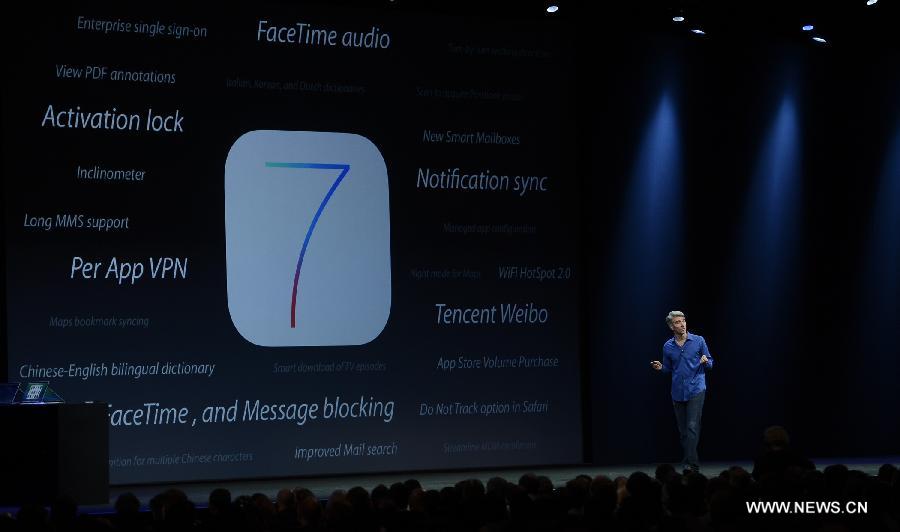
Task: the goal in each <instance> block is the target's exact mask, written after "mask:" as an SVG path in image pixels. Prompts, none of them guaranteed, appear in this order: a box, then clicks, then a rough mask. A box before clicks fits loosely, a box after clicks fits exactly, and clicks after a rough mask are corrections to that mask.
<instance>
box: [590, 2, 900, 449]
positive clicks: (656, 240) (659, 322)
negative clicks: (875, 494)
mask: <svg viewBox="0 0 900 532" xmlns="http://www.w3.org/2000/svg"><path fill="white" fill-rule="evenodd" d="M709 4H710V3H702V2H695V3H687V4H686V5H688V6H694V7H697V8H708V9H707V10H706V12H703V11H702V10H701V14H705V15H707V17H706V19H705V20H707V21H708V23H707V24H706V25H704V28H705V29H706V31H707V35H705V36H697V35H693V34H691V33H689V32H688V31H687V30H688V28H680V27H676V25H674V24H672V22H671V21H670V19H669V18H668V17H660V18H652V17H654V10H655V9H656V8H658V7H659V6H647V7H643V8H638V9H639V12H637V13H634V12H633V13H629V14H627V15H625V16H624V18H623V19H622V20H619V21H617V23H616V27H617V29H618V30H620V31H617V32H616V34H615V35H612V34H603V33H601V35H599V36H596V35H595V36H593V37H590V38H586V37H583V38H582V40H581V42H580V43H579V51H580V54H581V55H580V58H579V61H578V64H579V67H580V69H581V70H580V79H581V81H580V83H579V89H580V91H581V92H580V95H581V102H583V105H584V106H585V111H584V113H583V115H584V116H585V117H586V120H585V121H584V123H583V128H582V129H581V132H582V140H583V141H584V143H585V146H586V149H587V151H588V155H587V157H586V161H587V163H588V164H589V166H588V169H589V170H588V171H587V172H586V174H585V175H586V176H588V178H587V179H586V186H587V189H588V193H586V194H585V200H586V201H585V206H586V207H585V208H586V212H589V219H588V221H587V224H588V226H589V235H588V237H587V239H586V242H585V249H586V253H587V255H588V261H589V268H588V269H589V271H590V272H591V276H590V280H589V284H590V287H589V292H588V294H589V296H588V300H589V301H590V303H589V312H588V317H587V322H588V327H587V328H588V330H589V333H588V334H589V336H588V346H589V356H588V359H589V361H590V363H591V369H590V379H591V383H590V392H589V398H590V408H591V412H592V413H591V422H590V426H591V427H592V438H593V444H592V449H593V451H594V456H593V459H594V462H596V463H604V464H611V463H641V462H646V461H648V460H652V461H657V460H658V461H665V460H669V461H676V460H678V459H679V458H680V448H679V446H678V440H677V431H676V430H675V426H674V415H673V413H672V408H671V406H670V405H671V403H670V400H669V396H668V393H669V384H668V378H667V376H665V375H661V374H657V373H655V372H653V371H651V370H650V368H649V364H648V363H649V361H650V360H651V359H658V358H659V357H660V348H661V345H662V343H663V342H664V341H665V340H666V339H667V338H668V337H669V336H670V333H669V331H668V329H667V328H666V325H665V323H664V317H665V315H666V313H667V312H668V311H669V310H672V309H680V310H683V311H685V312H686V314H687V316H688V330H689V331H692V332H696V333H698V334H701V335H704V336H705V337H706V339H707V342H708V344H709V346H710V349H711V351H712V353H713V355H714V356H715V361H716V367H715V369H714V370H712V371H711V372H710V373H709V374H708V375H707V384H708V392H707V398H706V404H705V407H704V417H703V423H702V434H701V438H700V456H701V459H707V460H738V459H742V458H749V457H752V456H754V455H755V454H756V453H758V452H760V450H761V440H762V432H763V429H764V428H765V427H767V426H770V425H773V424H781V425H783V426H785V427H786V428H787V429H788V430H789V432H790V434H791V436H792V443H793V444H794V445H796V446H797V448H798V449H800V450H801V451H802V452H805V453H807V454H808V455H810V456H819V457H837V458H840V457H850V456H878V455H896V454H897V451H898V449H900V423H898V422H897V421H898V417H897V413H896V407H895V405H897V404H898V403H900V390H898V387H897V377H898V375H900V362H898V359H900V357H898V355H900V350H898V346H897V340H896V336H897V331H898V328H900V318H898V303H897V302H898V300H900V293H898V278H900V261H898V250H900V214H898V213H900V75H898V74H900V69H898V68H897V65H898V64H900V54H898V46H897V44H896V42H892V41H891V37H890V36H891V35H892V34H893V29H892V28H894V27H895V26H896V23H897V22H898V20H900V18H898V17H897V9H896V6H890V5H884V6H881V5H878V6H877V7H878V8H879V9H882V8H883V9H882V10H881V11H877V12H876V11H866V6H865V5H864V3H863V2H860V3H859V4H860V5H859V6H856V5H853V6H851V5H842V6H832V7H827V6H823V5H822V4H821V3H816V4H812V3H808V2H801V3H797V5H792V6H790V7H786V6H784V3H780V4H779V3H773V2H760V3H757V2H754V3H752V5H744V6H742V7H736V6H733V5H729V6H728V11H726V7H725V6H722V7H720V8H715V7H714V6H711V5H709ZM792 4H793V3H792ZM732 8H734V9H733V10H732ZM860 8H861V9H860ZM717 9H718V10H719V11H717ZM688 13H690V11H688ZM695 13H697V12H696V11H695ZM808 14H812V16H806V15H808ZM669 15H671V12H669ZM688 18H689V19H690V18H691V17H690V15H688ZM649 20H655V21H656V22H648V21H649ZM809 20H813V21H815V22H816V23H817V25H819V26H820V27H821V30H822V31H823V32H824V33H825V34H826V35H827V36H828V37H829V39H830V42H829V43H828V44H827V45H826V46H819V45H818V43H815V42H812V41H811V40H810V38H809V35H806V34H803V32H801V31H800V25H802V24H804V23H808V22H807V21H809ZM829 29H830V30H831V34H830V35H829V34H828V30H829ZM597 39H599V42H598V41H597ZM595 74H596V75H599V77H600V79H598V78H597V77H594V75H595ZM603 78H607V79H611V80H615V81H614V82H609V83H607V82H604V81H602V79H603ZM650 457H652V458H650Z"/></svg>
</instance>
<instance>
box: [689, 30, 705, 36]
mask: <svg viewBox="0 0 900 532" xmlns="http://www.w3.org/2000/svg"><path fill="white" fill-rule="evenodd" d="M691 32H692V33H696V34H697V35H706V32H705V31H703V30H701V29H700V28H694V29H692V30H691Z"/></svg>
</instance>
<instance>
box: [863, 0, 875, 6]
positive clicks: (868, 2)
mask: <svg viewBox="0 0 900 532" xmlns="http://www.w3.org/2000/svg"><path fill="white" fill-rule="evenodd" d="M877 3H878V0H866V5H867V6H874V5H875V4H877Z"/></svg>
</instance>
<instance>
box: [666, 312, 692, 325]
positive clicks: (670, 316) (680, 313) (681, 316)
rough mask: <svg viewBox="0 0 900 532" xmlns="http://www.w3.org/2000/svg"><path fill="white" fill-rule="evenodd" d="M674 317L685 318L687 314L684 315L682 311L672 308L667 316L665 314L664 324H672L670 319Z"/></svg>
mask: <svg viewBox="0 0 900 532" xmlns="http://www.w3.org/2000/svg"><path fill="white" fill-rule="evenodd" d="M675 318H684V319H687V316H685V315H684V312H681V311H680V310H673V311H672V312H670V313H669V315H668V316H666V325H672V320H674V319H675Z"/></svg>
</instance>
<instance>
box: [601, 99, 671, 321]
mask: <svg viewBox="0 0 900 532" xmlns="http://www.w3.org/2000/svg"><path fill="white" fill-rule="evenodd" d="M681 166H682V163H681V140H680V132H679V130H678V118H677V114H676V112H675V105H674V103H673V101H672V98H671V97H670V96H669V95H668V94H666V93H664V94H662V95H661V97H660V99H659V102H658V103H657V104H656V107H655V109H654V110H653V111H652V114H651V115H650V120H649V123H648V124H647V126H646V129H645V132H644V134H643V138H642V140H641V143H640V147H639V148H638V151H637V154H636V158H635V161H634V164H633V167H632V171H631V176H630V179H629V184H628V190H627V192H626V196H625V202H624V204H623V209H622V218H621V219H620V221H619V224H618V225H619V226H618V228H617V229H616V231H615V232H614V234H615V235H616V240H615V243H614V245H613V246H612V252H611V254H610V256H611V257H613V264H614V268H613V273H612V275H611V276H610V281H611V285H610V288H609V290H610V295H611V296H612V297H613V298H614V300H616V301H621V302H623V303H624V304H625V308H621V309H620V310H621V311H622V312H623V313H624V314H627V315H629V319H630V318H634V320H633V323H646V322H647V321H648V320H650V319H653V316H655V315H656V314H659V313H663V314H664V311H663V310H661V309H663V308H665V307H667V306H668V305H670V304H672V301H673V300H674V299H677V297H676V296H677V294H678V293H679V291H678V287H677V286H676V285H677V284H678V283H673V282H672V279H678V278H679V277H680V273H681V263H682V260H681V253H682V246H683V242H684V238H683V227H682V226H683V225H684V211H683V207H684V203H683V195H682V188H683V186H684V184H683V182H682V169H681ZM620 317H621V316H620ZM623 321H627V320H623ZM637 332H638V331H635V334H637Z"/></svg>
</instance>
